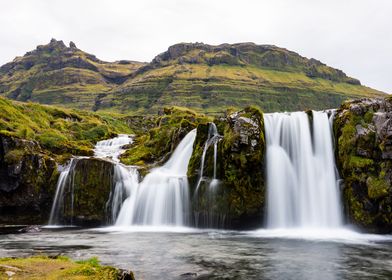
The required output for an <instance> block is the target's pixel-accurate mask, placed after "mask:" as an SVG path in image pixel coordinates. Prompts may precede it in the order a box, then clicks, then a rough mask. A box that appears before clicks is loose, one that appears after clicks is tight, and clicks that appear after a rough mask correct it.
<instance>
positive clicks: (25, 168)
mask: <svg viewBox="0 0 392 280" xmlns="http://www.w3.org/2000/svg"><path fill="white" fill-rule="evenodd" d="M56 180H57V167H56V163H55V161H54V160H53V159H52V158H50V157H48V156H47V155H45V154H44V153H43V152H42V150H41V147H40V146H39V144H38V143H37V142H35V141H29V140H23V139H19V138H15V137H10V136H6V135H0V223H8V224H18V223H19V224H21V223H42V222H46V221H47V216H48V215H49V212H50V206H51V200H52V197H53V194H54V186H55V184H56Z"/></svg>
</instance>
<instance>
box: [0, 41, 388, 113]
mask: <svg viewBox="0 0 392 280" xmlns="http://www.w3.org/2000/svg"><path fill="white" fill-rule="evenodd" d="M0 95H4V96H6V97H8V98H12V99H17V100H22V101H27V100H29V101H34V102H39V103H45V104H55V105H60V106H65V107H72V108H81V109H88V110H95V111H115V112H122V113H123V112H126V113H128V114H132V113H133V114H143V113H156V112H158V111H159V110H161V108H162V107H164V106H173V105H175V106H185V107H189V108H192V109H195V110H196V111H200V112H208V113H216V112H222V111H224V109H225V108H227V107H235V108H243V107H245V106H248V105H257V106H259V107H260V108H261V109H263V110H264V111H266V112H271V111H283V110H288V111H293V110H306V109H326V108H332V107H338V106H339V105H340V104H341V102H342V101H344V100H347V99H352V98H358V97H365V96H366V97H375V96H381V95H384V93H382V92H380V91H377V90H374V89H371V88H368V87H365V86H362V85H361V84H360V82H359V81H358V80H356V79H354V78H351V77H348V76H347V75H346V74H345V73H343V72H342V71H341V70H337V69H334V68H331V67H329V66H327V65H325V64H323V63H321V62H319V61H317V60H315V59H307V58H305V57H302V56H300V55H299V54H297V53H295V52H292V51H289V50H286V49H282V48H278V47H276V46H270V45H256V44H253V43H240V44H231V45H230V44H223V45H219V46H211V45H206V44H202V43H194V44H186V43H181V44H177V45H174V46H171V47H169V49H168V50H167V51H166V52H164V53H162V54H160V55H158V56H156V57H155V58H154V59H153V60H152V61H151V62H150V63H139V62H130V61H120V62H114V63H108V62H103V61H100V60H98V59H97V58H96V57H95V56H93V55H90V54H87V53H85V52H83V51H81V50H79V49H77V48H76V46H75V45H74V44H73V43H71V44H70V47H66V46H65V45H64V44H63V42H62V41H56V40H52V41H51V42H50V43H49V44H48V45H44V46H39V47H37V49H36V50H34V51H32V52H29V53H27V54H26V55H25V56H23V57H18V58H16V59H15V60H14V61H13V62H11V63H8V64H6V65H4V66H2V67H1V68H0Z"/></svg>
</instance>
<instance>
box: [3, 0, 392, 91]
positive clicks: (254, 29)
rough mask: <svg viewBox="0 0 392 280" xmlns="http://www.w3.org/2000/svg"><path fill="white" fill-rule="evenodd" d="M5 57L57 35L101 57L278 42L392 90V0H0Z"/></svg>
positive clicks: (145, 55)
mask: <svg viewBox="0 0 392 280" xmlns="http://www.w3.org/2000/svg"><path fill="white" fill-rule="evenodd" d="M0 3H1V5H0V64H4V63H6V62H8V61H11V60H12V59H13V58H14V57H15V56H20V55H23V54H24V53H25V52H27V51H29V50H32V49H34V48H35V47H36V46H37V45H39V44H46V43H48V42H49V40H50V39H51V38H56V39H58V40H63V41H64V42H65V43H66V44H68V42H69V41H71V40H72V41H73V42H75V43H76V46H77V47H78V48H80V49H82V50H84V51H87V52H89V53H92V54H95V55H96V56H97V57H98V58H100V59H102V60H108V61H112V60H120V59H129V60H139V61H150V60H151V59H152V58H153V57H154V56H155V55H157V54H159V53H161V52H163V51H165V50H166V49H167V48H168V46H170V45H172V44H175V43H179V42H204V43H209V44H221V43H236V42H255V43H257V44H273V45H277V46H280V47H284V48H287V49H290V50H292V51H295V52H298V53H299V54H301V55H303V56H306V57H309V58H310V57H313V58H316V59H319V60H321V61H322V62H324V63H326V64H328V65H330V66H332V67H335V68H339V69H342V70H343V71H344V72H346V73H347V74H348V75H350V76H353V77H355V78H358V79H360V80H361V82H362V83H363V84H365V85H368V86H370V87H373V88H376V89H380V90H383V91H386V92H389V93H392V0H328V1H326V0H253V1H252V0H238V1H232V0H66V1H64V0H0Z"/></svg>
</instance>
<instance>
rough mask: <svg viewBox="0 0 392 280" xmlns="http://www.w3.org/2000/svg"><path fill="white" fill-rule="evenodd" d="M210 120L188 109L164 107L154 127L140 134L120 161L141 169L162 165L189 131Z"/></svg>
mask: <svg viewBox="0 0 392 280" xmlns="http://www.w3.org/2000/svg"><path fill="white" fill-rule="evenodd" d="M209 120H210V118H209V117H207V116H205V115H203V114H198V113H196V112H194V111H192V110H189V109H187V108H181V107H167V108H164V110H163V112H162V114H161V115H160V116H158V117H156V119H155V125H154V126H152V127H151V129H149V130H148V132H147V133H142V134H139V135H137V137H136V138H135V142H134V144H133V145H132V146H131V147H130V148H129V149H128V150H127V151H126V152H125V153H124V154H123V155H122V156H121V161H122V162H123V163H125V164H127V165H138V166H140V167H148V166H151V165H155V164H161V163H163V162H164V161H165V160H167V159H168V158H169V156H170V154H171V153H172V152H173V151H174V149H175V148H176V147H177V145H178V143H179V142H180V141H181V140H182V138H183V137H184V136H185V135H186V134H187V133H188V132H190V131H191V130H192V129H195V128H196V127H197V125H198V124H199V123H206V122H208V121H209ZM131 121H132V118H131Z"/></svg>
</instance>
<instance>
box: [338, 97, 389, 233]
mask: <svg viewBox="0 0 392 280" xmlns="http://www.w3.org/2000/svg"><path fill="white" fill-rule="evenodd" d="M334 132H335V137H336V141H337V151H336V156H337V163H338V168H339V170H340V173H341V176H342V177H343V179H344V188H343V200H344V203H345V207H346V213H347V216H348V219H349V221H350V222H352V223H353V224H355V225H358V226H359V227H361V228H363V229H365V230H367V231H373V232H392V99H391V98H389V99H360V100H355V101H349V102H346V103H344V104H343V105H342V106H341V108H340V109H339V110H338V112H337V115H336V118H335V121H334Z"/></svg>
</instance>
